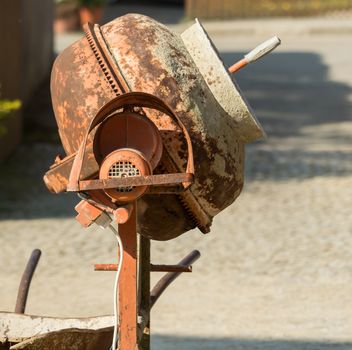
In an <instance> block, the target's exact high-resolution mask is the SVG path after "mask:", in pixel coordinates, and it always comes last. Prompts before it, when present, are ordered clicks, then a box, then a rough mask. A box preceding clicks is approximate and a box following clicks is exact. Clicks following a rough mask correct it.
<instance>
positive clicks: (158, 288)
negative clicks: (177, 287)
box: [150, 250, 200, 308]
mask: <svg viewBox="0 0 352 350" xmlns="http://www.w3.org/2000/svg"><path fill="white" fill-rule="evenodd" d="M199 258H200V252H199V251H198V250H193V251H192V252H191V253H190V254H188V255H187V256H186V257H184V258H183V259H182V260H181V261H180V262H179V263H178V265H183V266H190V265H191V264H192V263H193V262H195V261H196V260H198V259H199ZM180 274H181V272H168V273H167V274H166V275H165V276H163V277H162V278H161V279H160V280H159V282H158V283H157V284H156V285H155V287H154V288H153V289H152V291H151V292H150V308H152V307H153V305H154V304H155V303H156V301H157V300H158V299H159V297H160V296H161V294H162V293H163V292H164V290H165V289H166V288H167V287H168V286H169V285H170V284H171V283H172V282H173V281H174V280H175V279H176V278H177V277H178V276H179V275H180Z"/></svg>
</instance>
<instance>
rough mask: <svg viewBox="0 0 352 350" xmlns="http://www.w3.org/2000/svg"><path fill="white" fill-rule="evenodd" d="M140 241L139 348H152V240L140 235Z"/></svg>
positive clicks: (141, 349)
mask: <svg viewBox="0 0 352 350" xmlns="http://www.w3.org/2000/svg"><path fill="white" fill-rule="evenodd" d="M139 243H140V245H139V267H140V268H139V276H140V280H139V291H140V302H139V310H138V315H139V316H140V317H141V320H140V321H141V323H140V324H139V326H140V336H141V338H140V342H139V349H140V350H150V267H151V264H150V240H149V239H148V238H146V237H143V236H140V241H139ZM143 319H144V320H143ZM143 321H144V322H143Z"/></svg>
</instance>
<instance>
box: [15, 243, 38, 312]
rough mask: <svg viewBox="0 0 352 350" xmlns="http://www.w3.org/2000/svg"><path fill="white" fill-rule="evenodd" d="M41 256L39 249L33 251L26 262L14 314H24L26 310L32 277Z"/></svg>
mask: <svg viewBox="0 0 352 350" xmlns="http://www.w3.org/2000/svg"><path fill="white" fill-rule="evenodd" d="M41 254H42V252H41V251H40V250H39V249H34V250H33V251H32V254H31V256H30V258H29V260H28V263H27V266H26V269H25V270H24V272H23V275H22V279H21V282H20V285H19V288H18V294H17V301H16V307H15V312H16V313H17V314H24V312H25V310H26V304H27V297H28V292H29V287H30V285H31V281H32V277H33V274H34V271H35V269H36V267H37V265H38V262H39V259H40V256H41Z"/></svg>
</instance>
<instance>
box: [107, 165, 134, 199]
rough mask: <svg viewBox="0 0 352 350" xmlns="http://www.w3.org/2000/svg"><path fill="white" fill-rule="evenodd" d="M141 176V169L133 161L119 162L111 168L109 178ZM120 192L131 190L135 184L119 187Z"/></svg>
mask: <svg viewBox="0 0 352 350" xmlns="http://www.w3.org/2000/svg"><path fill="white" fill-rule="evenodd" d="M132 176H140V171H139V169H137V168H136V167H135V165H133V164H132V163H131V162H117V163H115V164H113V165H112V166H111V167H110V169H109V178H114V177H132ZM116 190H117V191H118V192H123V193H124V192H131V191H132V190H133V186H128V187H118V188H117V189H116Z"/></svg>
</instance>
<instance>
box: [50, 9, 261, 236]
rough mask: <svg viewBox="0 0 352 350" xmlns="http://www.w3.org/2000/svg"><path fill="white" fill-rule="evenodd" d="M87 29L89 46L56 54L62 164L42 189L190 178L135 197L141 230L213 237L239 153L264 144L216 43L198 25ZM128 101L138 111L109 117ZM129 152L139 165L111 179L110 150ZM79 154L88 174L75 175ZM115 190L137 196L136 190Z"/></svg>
mask: <svg viewBox="0 0 352 350" xmlns="http://www.w3.org/2000/svg"><path fill="white" fill-rule="evenodd" d="M84 28H85V37H83V38H82V39H80V40H79V41H77V42H76V43H74V44H72V45H71V46H70V47H68V48H67V49H66V50H65V51H63V52H62V53H61V54H60V55H59V57H58V58H57V59H56V61H55V64H54V67H53V71H52V78H51V93H52V101H53V108H54V112H55V117H56V121H57V124H58V128H59V133H60V138H61V141H62V144H63V147H64V149H65V152H66V157H65V158H60V157H58V158H57V159H56V161H55V163H54V164H53V166H52V167H51V168H50V170H49V171H48V172H47V173H46V175H45V177H44V180H45V182H46V185H47V186H48V188H49V189H50V190H51V191H53V192H56V193H59V192H63V191H66V190H70V184H69V180H71V185H72V181H73V178H75V181H76V182H77V181H78V182H79V180H87V181H93V182H94V181H98V180H95V179H100V180H102V179H104V178H105V179H108V178H109V177H110V176H112V175H111V174H117V175H116V176H119V177H121V176H122V175H123V176H125V177H128V176H135V175H136V174H137V176H138V174H139V175H140V174H141V173H142V172H143V175H144V176H147V177H148V176H157V175H160V176H161V175H162V174H169V175H172V174H182V173H183V174H184V175H187V174H188V175H189V176H191V175H192V176H193V173H194V178H192V181H193V184H192V186H188V185H187V184H185V182H187V181H185V179H186V177H184V178H183V181H184V182H183V185H184V188H183V191H176V190H174V191H171V190H170V189H169V190H165V191H164V193H163V194H161V193H162V192H163V191H162V190H160V187H159V190H157V189H154V190H153V187H148V186H147V187H142V188H139V189H138V191H140V194H139V195H138V197H140V198H139V200H138V225H139V226H138V230H139V232H140V233H141V234H142V235H145V236H147V237H149V238H151V239H155V240H168V239H171V238H174V237H177V236H179V235H181V234H182V233H184V232H187V231H188V230H191V229H193V228H195V227H198V228H199V229H200V230H201V231H202V232H204V233H206V232H209V230H210V226H211V224H212V219H213V217H214V216H215V215H217V214H218V213H220V212H221V211H222V210H223V209H225V208H226V207H227V206H229V205H230V204H231V203H233V202H234V200H235V199H236V198H237V197H238V196H239V194H240V192H241V189H242V187H243V172H244V145H245V144H246V143H248V142H251V141H254V140H257V139H259V138H261V137H262V136H263V131H262V129H261V126H260V125H259V123H258V122H257V120H256V119H255V117H254V116H253V113H252V111H251V109H250V107H249V106H248V104H247V102H246V101H245V100H244V98H243V97H242V95H241V92H240V90H239V88H238V86H237V85H236V83H235V81H234V79H233V77H231V76H230V75H229V73H228V71H227V68H225V67H224V65H223V63H222V61H221V59H220V58H219V56H218V54H217V52H216V50H215V46H214V44H213V43H212V42H211V40H210V39H209V37H208V35H207V33H206V32H205V30H204V28H203V27H202V26H201V24H200V23H199V22H198V21H197V22H196V23H195V24H194V25H193V26H191V27H190V28H189V29H187V30H186V31H185V32H184V33H182V34H181V35H178V34H175V33H173V32H172V31H170V30H169V29H168V28H167V27H165V26H164V25H162V24H160V23H158V22H156V21H154V20H152V19H151V18H149V17H145V16H142V15H137V14H129V15H126V16H123V17H119V18H117V19H115V20H114V21H112V22H110V23H108V24H105V25H103V26H101V27H100V26H98V25H92V24H87V25H86V26H85V27H84ZM131 92H141V93H142V94H139V95H138V98H137V100H138V103H137V102H136V103H134V101H137V100H134V99H133V98H132V97H133V94H132V95H131V96H132V97H130V98H129V100H128V101H127V102H126V101H125V102H124V103H125V104H124V105H123V106H122V105H121V104H119V103H117V104H116V105H115V106H113V108H105V106H106V105H109V103H110V105H111V101H113V100H115V99H119V96H124V95H128V94H129V93H131ZM143 93H144V95H143ZM144 99H145V100H144ZM151 100H153V102H151ZM126 105H127V107H128V108H126ZM122 107H123V108H122ZM104 108H105V112H106V113H105V114H104V115H101V116H100V117H99V118H100V119H99V118H98V119H99V123H98V122H97V123H95V121H96V120H97V119H96V118H97V115H98V114H99V113H100V114H102V112H101V110H104ZM119 113H120V114H119ZM121 113H122V114H121ZM114 115H115V117H116V116H118V118H117V117H116V118H113V117H112V116H114ZM126 125H129V126H131V125H134V127H133V128H134V129H133V130H134V132H133V133H131V136H130V137H132V138H133V137H134V139H133V140H132V141H131V139H130V138H128V140H127V138H126V137H125V136H123V135H122V133H121V130H125V129H126V127H127V126H126ZM131 130H132V129H131ZM136 130H137V131H136ZM144 134H145V135H148V137H146V138H144V136H143V135H144ZM124 135H125V134H124ZM133 135H135V136H133ZM136 135H137V136H136ZM124 137H125V138H124ZM85 138H86V140H85ZM144 139H147V140H149V141H146V142H147V144H145V143H144V141H143V140H144ZM189 139H190V140H191V145H190V142H189ZM85 142H86V144H85ZM83 143H84V144H85V146H84V150H82V149H83V148H82V144H83ZM131 144H133V146H134V147H132V148H136V149H137V150H141V151H138V152H135V154H133V155H131V157H132V158H131V159H133V160H132V161H131V162H130V163H131V164H133V162H134V161H135V160H136V159H137V158H138V160H136V162H137V163H138V164H139V167H138V166H135V167H134V168H133V166H132V165H131V164H127V163H126V164H127V165H126V164H125V165H121V167H120V165H119V166H115V165H114V169H115V170H114V171H115V172H113V170H111V167H112V165H113V164H117V163H118V160H117V159H121V157H120V158H119V155H120V156H121V153H119V152H121V151H116V150H117V149H124V152H128V148H129V147H126V146H130V145H131ZM80 152H81V153H82V152H83V153H84V156H83V153H82V154H81V158H82V159H81V163H82V162H83V158H84V165H83V166H82V164H80V167H81V169H80V171H79V172H78V173H77V171H76V173H75V174H74V175H72V173H74V172H75V171H73V165H74V163H75V162H76V163H77V161H76V159H77V154H79V153H80ZM136 154H137V155H136ZM125 155H126V154H125ZM109 157H110V163H109V164H108V163H107V160H106V159H107V158H109ZM133 157H134V158H133ZM111 159H113V160H112V161H111ZM193 163H194V169H193V168H192V165H193ZM107 164H108V165H107ZM119 164H120V163H119ZM76 165H77V164H76ZM123 166H125V168H123ZM121 169H122V170H121ZM110 171H111V172H110ZM109 174H110V175H109ZM179 177H180V176H179ZM159 178H160V177H159ZM180 178H181V177H180ZM154 179H156V177H155V178H154ZM121 181H122V180H121ZM179 182H181V180H179ZM121 183H123V181H122V182H121ZM189 184H190V183H189ZM73 187H75V185H73ZM85 188H86V189H87V187H85ZM136 188H137V187H136ZM75 189H76V190H79V191H81V192H83V193H84V194H85V195H87V193H88V196H90V198H91V199H92V200H94V201H95V202H98V203H101V204H104V205H106V206H111V207H114V206H115V205H116V203H118V202H119V198H120V199H121V198H122V197H118V198H115V197H116V196H115V195H116V189H115V190H114V189H110V190H108V191H107V190H105V191H104V190H102V189H101V188H99V189H92V190H91V191H90V192H89V191H87V192H85V191H83V190H82V188H81V187H79V186H78V187H75ZM118 189H120V190H119V191H118V192H121V189H124V191H129V190H131V191H132V190H133V191H134V188H133V186H119V187H118ZM71 190H72V186H71ZM142 195H143V196H142Z"/></svg>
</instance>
